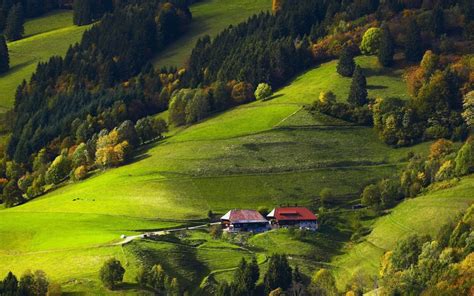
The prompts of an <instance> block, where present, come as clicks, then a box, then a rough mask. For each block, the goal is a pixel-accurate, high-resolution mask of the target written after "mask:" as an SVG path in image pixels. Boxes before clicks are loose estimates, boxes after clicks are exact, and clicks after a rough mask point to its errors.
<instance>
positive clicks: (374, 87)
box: [367, 85, 388, 89]
mask: <svg viewBox="0 0 474 296" xmlns="http://www.w3.org/2000/svg"><path fill="white" fill-rule="evenodd" d="M386 88H388V87H387V86H385V85H367V89H386Z"/></svg>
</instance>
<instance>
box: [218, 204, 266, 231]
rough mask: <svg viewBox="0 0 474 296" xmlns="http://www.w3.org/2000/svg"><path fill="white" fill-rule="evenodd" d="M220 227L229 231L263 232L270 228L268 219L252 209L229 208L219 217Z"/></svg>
mask: <svg viewBox="0 0 474 296" xmlns="http://www.w3.org/2000/svg"><path fill="white" fill-rule="evenodd" d="M221 225H222V228H223V229H224V230H226V231H229V232H239V231H248V232H254V233H257V232H264V231H267V230H269V229H270V225H269V223H268V221H267V220H266V219H265V218H264V217H263V216H262V215H261V214H260V213H259V212H257V211H254V210H237V209H235V210H230V211H228V212H227V213H226V214H225V215H224V216H222V217H221Z"/></svg>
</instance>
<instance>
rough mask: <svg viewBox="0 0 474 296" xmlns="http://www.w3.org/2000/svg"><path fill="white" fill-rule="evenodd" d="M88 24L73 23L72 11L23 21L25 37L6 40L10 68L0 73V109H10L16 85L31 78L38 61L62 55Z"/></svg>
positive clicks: (79, 36)
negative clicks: (77, 24)
mask: <svg viewBox="0 0 474 296" xmlns="http://www.w3.org/2000/svg"><path fill="white" fill-rule="evenodd" d="M87 28H88V26H84V27H77V26H74V25H73V24H72V12H71V11H55V12H52V13H49V14H47V15H45V16H42V17H39V18H36V19H31V20H28V21H27V22H26V23H25V38H23V39H21V40H18V41H14V42H9V43H8V49H9V53H10V71H8V72H7V73H5V74H2V75H0V112H4V111H6V110H8V109H9V108H11V106H12V105H13V101H14V95H15V91H16V88H17V87H18V85H19V84H20V83H21V82H22V81H23V80H24V79H26V80H28V79H30V76H31V74H32V73H33V72H34V71H35V69H36V65H37V64H38V62H40V61H46V60H47V59H48V58H49V57H51V56H53V55H64V54H65V53H66V51H67V49H68V48H69V45H71V44H74V43H76V42H79V41H80V39H81V37H82V33H83V32H84V31H85V30H86V29H87Z"/></svg>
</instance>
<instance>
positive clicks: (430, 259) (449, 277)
mask: <svg viewBox="0 0 474 296" xmlns="http://www.w3.org/2000/svg"><path fill="white" fill-rule="evenodd" d="M473 262H474V206H471V207H470V208H469V209H468V210H467V211H466V213H465V214H464V216H461V217H460V218H457V220H454V219H453V221H452V222H450V223H448V224H446V225H443V226H442V227H441V230H440V232H439V233H438V235H437V236H436V237H434V238H430V237H427V236H418V235H411V236H409V237H407V238H406V239H404V240H401V241H399V242H398V244H397V245H396V247H395V248H394V249H393V250H391V251H388V252H386V253H385V254H384V256H383V259H382V266H381V268H380V275H381V278H382V283H381V286H382V288H381V290H382V291H381V292H382V293H384V294H385V295H412V294H416V295H433V294H437V295H438V294H439V295H468V294H469V293H470V291H472V287H473V285H474V278H473V276H472V273H473Z"/></svg>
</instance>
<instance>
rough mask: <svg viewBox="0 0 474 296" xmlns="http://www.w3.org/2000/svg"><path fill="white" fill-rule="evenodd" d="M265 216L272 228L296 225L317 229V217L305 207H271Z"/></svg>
mask: <svg viewBox="0 0 474 296" xmlns="http://www.w3.org/2000/svg"><path fill="white" fill-rule="evenodd" d="M267 218H268V219H269V220H270V224H271V225H272V227H273V228H279V227H298V228H302V229H309V230H316V229H318V217H316V215H315V214H313V213H312V212H311V211H310V210H309V209H307V208H305V207H282V208H275V209H273V210H272V211H271V212H270V213H269V214H268V215H267Z"/></svg>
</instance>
